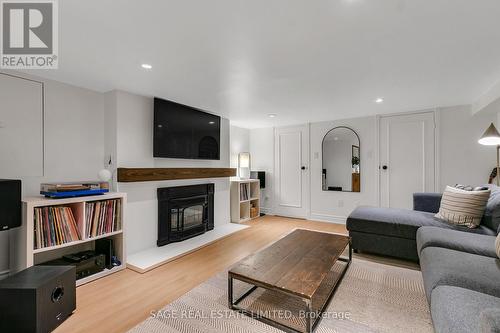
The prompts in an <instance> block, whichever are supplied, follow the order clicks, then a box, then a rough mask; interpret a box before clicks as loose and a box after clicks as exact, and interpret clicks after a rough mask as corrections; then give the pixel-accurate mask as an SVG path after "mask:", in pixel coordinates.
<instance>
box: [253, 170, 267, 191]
mask: <svg viewBox="0 0 500 333" xmlns="http://www.w3.org/2000/svg"><path fill="white" fill-rule="evenodd" d="M250 178H251V179H258V180H260V188H266V173H265V172H264V171H251V172H250Z"/></svg>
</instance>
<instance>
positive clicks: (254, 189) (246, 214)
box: [231, 179, 260, 223]
mask: <svg viewBox="0 0 500 333" xmlns="http://www.w3.org/2000/svg"><path fill="white" fill-rule="evenodd" d="M252 208H255V210H253V209H252ZM252 212H253V215H252ZM259 216H260V181H259V180H258V179H234V180H231V222H233V223H242V222H246V221H250V220H252V219H254V218H257V217H259Z"/></svg>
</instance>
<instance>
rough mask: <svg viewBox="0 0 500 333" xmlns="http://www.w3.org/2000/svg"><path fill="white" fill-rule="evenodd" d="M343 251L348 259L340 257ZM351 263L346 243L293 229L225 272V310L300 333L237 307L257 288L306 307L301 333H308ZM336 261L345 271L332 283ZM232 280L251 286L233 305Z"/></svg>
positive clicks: (348, 242) (332, 236) (347, 239)
mask: <svg viewBox="0 0 500 333" xmlns="http://www.w3.org/2000/svg"><path fill="white" fill-rule="evenodd" d="M346 248H348V257H347V258H345V257H341V256H342V253H343V252H344V251H345V250H346ZM351 259H352V250H351V239H350V237H348V236H343V235H336V234H331V233H324V232H317V231H310V230H303V229H296V230H294V231H292V232H291V233H290V234H288V235H286V236H285V237H283V238H281V239H280V240H278V241H276V242H275V243H273V244H271V245H270V246H268V247H266V248H264V249H263V250H261V251H259V252H257V253H255V254H253V255H250V256H248V257H246V258H245V259H243V260H241V261H240V262H238V263H237V264H236V265H234V266H233V267H232V268H231V269H230V270H229V273H228V302H229V308H231V309H233V310H237V311H239V312H241V313H244V314H246V315H248V316H251V317H253V318H255V319H257V320H260V321H262V322H265V323H267V324H269V325H271V326H273V327H276V328H279V329H281V330H284V331H286V332H301V331H300V330H298V329H297V328H292V327H290V326H289V325H287V324H286V323H283V322H277V321H276V320H273V319H270V318H267V317H266V316H263V315H262V314H261V313H256V312H253V311H251V310H249V309H245V308H243V307H240V306H238V305H239V304H240V303H241V302H242V301H243V300H244V299H245V298H247V297H248V296H249V295H250V294H252V293H253V292H254V291H255V290H256V289H257V288H263V289H264V290H270V291H273V292H277V293H283V294H285V295H287V296H289V297H293V298H294V299H299V300H302V301H303V302H304V310H305V311H304V314H305V316H304V319H305V327H304V331H305V332H307V333H309V332H312V331H313V330H314V329H315V328H316V326H317V325H318V323H319V322H320V320H321V318H322V317H323V316H322V314H323V312H324V311H325V310H326V307H327V306H328V304H329V302H330V299H331V298H332V296H333V294H334V293H335V291H336V290H337V287H338V285H339V284H340V282H341V281H342V278H343V277H344V275H345V273H346V271H347V269H348V268H349V265H350V263H351ZM338 261H342V262H344V264H343V266H344V267H343V268H342V269H341V270H340V271H339V272H337V274H335V277H334V278H332V268H333V266H334V265H335V264H336V263H337V262H338ZM327 276H328V278H327ZM233 279H234V280H239V281H242V282H245V283H248V284H250V285H251V286H252V287H251V288H250V290H248V291H247V292H245V293H243V295H241V296H240V297H238V298H237V299H236V300H234V299H233ZM326 284H327V285H326ZM313 300H314V304H313ZM284 310H286V309H284Z"/></svg>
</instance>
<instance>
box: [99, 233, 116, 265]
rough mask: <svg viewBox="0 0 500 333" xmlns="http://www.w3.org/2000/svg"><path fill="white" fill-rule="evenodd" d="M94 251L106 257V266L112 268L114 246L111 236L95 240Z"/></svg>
mask: <svg viewBox="0 0 500 333" xmlns="http://www.w3.org/2000/svg"><path fill="white" fill-rule="evenodd" d="M95 252H96V253H97V254H103V255H104V256H105V257H106V268H108V269H111V268H113V266H114V265H113V256H114V255H115V248H114V245H113V240H112V239H111V238H101V239H97V240H96V241H95Z"/></svg>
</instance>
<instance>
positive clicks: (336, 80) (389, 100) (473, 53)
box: [30, 0, 500, 128]
mask: <svg viewBox="0 0 500 333" xmlns="http://www.w3.org/2000/svg"><path fill="white" fill-rule="evenodd" d="M499 14H500V1H498V0H476V1H472V0H412V1H410V0H378V1H374V0H314V1H307V0H265V1H264V0H246V1H243V0H210V1H207V0H198V1H193V0H175V1H174V0H162V1H160V0H156V1H154V0H140V1H139V0H133V1H131V0H127V1H125V0H120V1H110V0H85V1H81V0H64V1H59V20H60V21H59V22H60V27H59V35H60V42H59V69H58V70H45V71H43V70H31V71H30V73H34V74H36V75H39V76H42V77H46V78H51V79H55V80H59V81H62V82H66V83H71V84H74V85H78V86H82V87H86V88H90V89H93V90H98V91H103V92H104V91H109V90H113V89H121V90H126V91H130V92H134V93H139V94H143V95H147V96H158V97H162V98H166V99H170V100H174V101H177V102H181V103H184V104H188V105H192V106H195V107H199V108H202V109H205V110H208V111H211V112H213V113H216V114H219V115H222V116H225V117H227V118H229V119H231V121H232V122H233V123H234V124H235V125H238V126H242V127H249V128H252V127H266V126H279V125H288V124H295V123H304V122H311V121H321V120H332V119H339V118H348V117H357V116H364V115H373V114H380V113H389V112H401V111H411V110H418V109H423V108H427V107H435V106H450V105H458V104H470V103H472V102H474V101H475V100H476V99H477V98H478V97H479V96H480V95H481V94H482V93H484V92H485V91H486V90H487V89H488V88H490V87H491V86H492V85H493V84H495V83H496V81H497V80H498V79H499V78H500V43H499V41H500V20H499V19H498V17H499ZM143 63H148V64H151V65H152V66H153V68H152V69H151V70H145V69H143V68H141V64H143ZM378 97H383V98H384V99H385V101H384V103H380V104H377V103H375V102H374V100H375V99H376V98H378ZM270 113H273V114H276V115H277V116H276V117H275V118H270V117H269V116H268V114H270Z"/></svg>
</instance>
